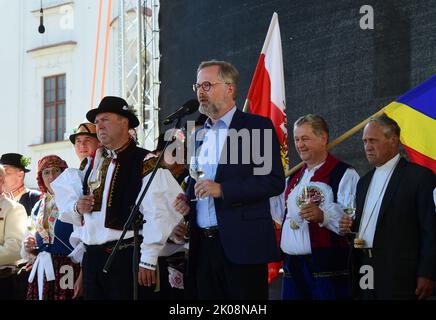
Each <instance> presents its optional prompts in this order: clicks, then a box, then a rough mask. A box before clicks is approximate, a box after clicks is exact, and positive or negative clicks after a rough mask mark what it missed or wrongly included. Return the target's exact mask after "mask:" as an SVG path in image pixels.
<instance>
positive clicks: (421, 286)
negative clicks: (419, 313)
mask: <svg viewBox="0 0 436 320" xmlns="http://www.w3.org/2000/svg"><path fill="white" fill-rule="evenodd" d="M434 282H435V281H434V280H432V279H429V278H424V277H419V278H418V279H417V284H416V290H415V295H416V296H417V297H418V300H424V299H427V298H428V297H430V296H431V295H432V294H433V289H434V285H435V283H434Z"/></svg>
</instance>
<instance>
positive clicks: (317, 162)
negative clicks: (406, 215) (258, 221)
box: [273, 114, 359, 300]
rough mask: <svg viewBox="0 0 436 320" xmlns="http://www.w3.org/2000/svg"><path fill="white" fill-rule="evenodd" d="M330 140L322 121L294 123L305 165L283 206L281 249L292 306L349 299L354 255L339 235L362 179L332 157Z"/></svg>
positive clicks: (293, 178)
mask: <svg viewBox="0 0 436 320" xmlns="http://www.w3.org/2000/svg"><path fill="white" fill-rule="evenodd" d="M328 139H329V130H328V126H327V123H326V122H325V120H324V119H323V118H322V117H320V116H318V115H312V114H308V115H306V116H302V117H300V118H299V119H298V120H297V121H296V122H295V123H294V143H295V148H296V150H297V152H298V154H299V155H300V157H301V159H302V160H303V161H304V165H303V167H302V168H301V170H300V171H298V172H296V173H295V174H294V175H292V176H291V177H290V178H289V181H288V183H287V186H286V189H285V193H284V197H283V195H282V197H281V198H280V200H281V201H280V205H277V206H278V207H281V208H282V210H281V212H285V215H284V217H283V224H282V236H281V241H280V247H281V249H282V251H283V252H284V265H283V269H284V278H283V291H282V298H283V299H286V300H297V299H305V300H312V299H313V300H332V299H347V298H349V293H348V274H349V272H348V268H347V258H348V253H349V249H348V243H347V240H346V238H345V237H343V236H341V235H339V220H340V218H341V216H342V214H343V209H344V205H345V202H346V199H347V198H348V197H349V196H351V195H354V192H355V186H356V184H357V181H358V180H359V175H358V174H357V172H356V171H355V170H354V169H353V168H351V167H350V166H349V165H347V164H346V163H344V162H341V161H339V160H338V159H336V158H335V157H334V156H332V155H331V154H329V153H328V151H327V143H328ZM276 200H278V199H276ZM284 207H286V209H284ZM273 210H274V206H273Z"/></svg>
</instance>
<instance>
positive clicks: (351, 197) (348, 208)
mask: <svg viewBox="0 0 436 320" xmlns="http://www.w3.org/2000/svg"><path fill="white" fill-rule="evenodd" d="M344 200H345V201H344V204H345V207H344V212H345V214H346V215H347V216H349V217H353V216H354V213H355V212H356V197H355V194H354V193H348V194H346V196H345V199H344ZM347 233H351V234H356V232H353V231H351V230H348V231H347Z"/></svg>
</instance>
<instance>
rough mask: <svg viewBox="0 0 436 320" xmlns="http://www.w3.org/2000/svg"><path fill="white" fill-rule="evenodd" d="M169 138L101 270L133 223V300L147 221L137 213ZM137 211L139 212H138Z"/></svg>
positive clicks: (106, 265) (136, 294) (178, 124)
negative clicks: (144, 224) (140, 249)
mask: <svg viewBox="0 0 436 320" xmlns="http://www.w3.org/2000/svg"><path fill="white" fill-rule="evenodd" d="M181 118H182V116H181V117H179V118H177V122H176V124H175V126H174V128H173V132H172V134H171V136H174V133H175V132H176V129H179V128H180V121H181ZM171 141H172V139H171V140H168V141H167V142H166V143H165V146H164V148H163V150H162V152H161V153H160V155H159V158H158V160H157V163H156V165H155V166H154V168H153V171H152V173H151V176H150V178H149V179H148V181H147V184H146V185H145V188H144V191H142V193H141V196H140V197H139V199H138V201H137V202H136V203H135V205H134V206H133V208H132V210H131V212H130V215H129V218H128V219H127V221H126V223H125V224H124V226H123V232H122V233H121V236H120V238H119V239H118V241H117V243H116V244H115V247H114V249H113V250H112V252H111V254H110V255H109V257H108V259H107V260H106V263H105V265H104V267H103V272H104V273H108V272H109V268H110V266H111V264H112V262H113V260H114V258H115V255H116V254H117V252H118V250H119V247H120V245H121V242H122V241H123V239H124V237H125V236H126V233H127V231H128V230H129V228H130V226H132V224H133V244H134V247H133V257H132V259H133V268H132V272H133V300H138V272H139V229H140V228H141V226H142V224H143V223H147V221H143V216H142V214H141V213H139V207H140V206H141V202H142V200H143V199H144V197H145V195H146V193H147V191H148V189H149V188H150V185H151V183H152V182H153V179H154V176H155V175H156V172H157V169H158V168H159V163H160V161H161V160H162V157H163V156H164V154H165V150H166V148H167V147H168V145H169V144H170V142H171ZM138 213H139V214H138Z"/></svg>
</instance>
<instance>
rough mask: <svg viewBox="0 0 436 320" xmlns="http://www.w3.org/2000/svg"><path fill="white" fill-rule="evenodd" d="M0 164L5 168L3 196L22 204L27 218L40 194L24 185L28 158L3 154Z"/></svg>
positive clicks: (16, 154) (17, 154) (13, 154)
mask: <svg viewBox="0 0 436 320" xmlns="http://www.w3.org/2000/svg"><path fill="white" fill-rule="evenodd" d="M0 164H2V165H3V166H4V167H5V170H6V177H5V194H6V196H7V197H9V198H11V199H12V200H15V201H17V202H19V203H20V204H22V205H23V206H24V208H25V209H26V212H27V216H30V213H31V211H32V209H33V206H34V205H35V203H36V202H38V200H39V197H40V196H41V192H39V191H36V190H30V189H28V188H26V186H25V185H24V177H25V174H26V172H29V171H30V170H29V169H27V168H26V167H27V166H28V165H29V164H30V158H26V157H24V156H23V155H21V154H19V153H5V154H3V155H2V156H1V159H0Z"/></svg>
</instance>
